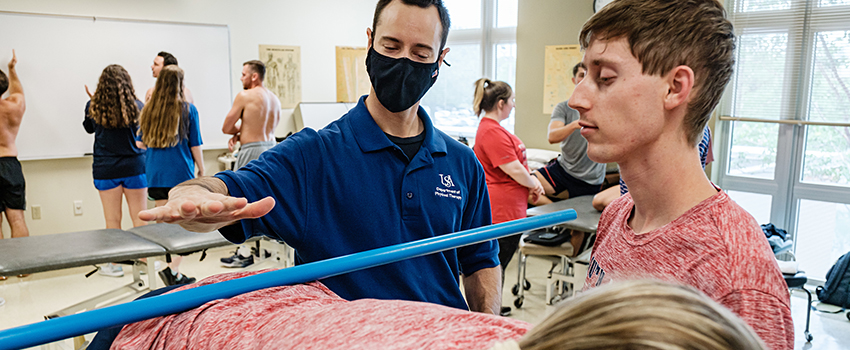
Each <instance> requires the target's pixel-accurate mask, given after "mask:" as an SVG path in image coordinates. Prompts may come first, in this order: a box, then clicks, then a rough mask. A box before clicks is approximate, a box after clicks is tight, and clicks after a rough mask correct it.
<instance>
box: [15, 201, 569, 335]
mask: <svg viewBox="0 0 850 350" xmlns="http://www.w3.org/2000/svg"><path fill="white" fill-rule="evenodd" d="M575 218H576V212H575V210H572V209H568V210H564V211H560V212H556V213H551V214H545V215H540V216H535V217H530V218H525V219H520V220H514V221H509V222H505V223H501V224H496V225H490V226H484V227H479V228H475V229H471V230H465V231H460V232H455V233H450V234H446V235H442V236H438V237H432V238H426V239H422V240H418V241H413V242H408V243H402V244H397V245H392V246H388V247H384V248H378V249H372V250H368V251H364V252H359V253H354V254H349V255H345V256H340V257H336V258H331V259H327V260H322V261H317V262H313V263H309V264H304V265H299V266H294V267H290V268H286V269H281V270H275V271H269V272H265V273H262V274H258V275H253V276H248V277H243V278H239V279H234V280H229V281H224V282H219V283H215V284H210V285H205V286H200V287H196V288H192V289H188V290H183V291H179V292H174V293H169V294H163V295H159V296H155V297H151V298H146V299H141V300H136V301H133V302H129V303H124V304H119V305H114V306H109V307H105V308H101V309H95V310H91V311H86V312H82V313H79V314H75V315H68V316H63V317H59V318H54V319H50V320H46V321H42V322H38V323H33V324H29V325H24V326H20V327H15V328H10V329H7V330H4V331H2V332H0V349H20V348H26V347H31V346H36V345H40V344H45V343H49V342H52V341H56V340H61V339H66V338H71V337H74V336H78V335H82V334H86V333H91V332H94V331H97V330H100V329H104V328H107V327H112V326H115V325H119V324H126V323H133V322H138V321H142V320H146V319H149V318H153V317H159V316H164V315H169V314H173V313H177V312H182V311H185V310H189V309H192V308H195V307H198V306H201V305H203V304H205V303H207V302H209V301H212V300H216V299H224V298H230V297H233V296H236V295H239V294H243V293H247V292H251V291H255V290H259V289H264V288H270V287H277V286H284V285H291V284H296V283H304V282H310V281H315V280H320V279H323V278H328V277H332V276H336V275H341V274H344V273H348V272H352V271H357V270H362V269H366V268H370V267H374V266H379V265H385V264H389V263H393V262H396V261H401V260H404V259H409V258H414V257H417V256H423V255H428V254H433V253H437V252H441V251H444V250H448V249H453V248H458V247H462V246H466V245H470V244H476V243H481V242H485V241H489V240H493V239H497V238H501V237H506V236H510V235H513V234H517V233H520V232H524V231H529V230H533V229H536V228H541V227H546V226H552V225H557V224H560V223H563V222H567V221H570V220H575Z"/></svg>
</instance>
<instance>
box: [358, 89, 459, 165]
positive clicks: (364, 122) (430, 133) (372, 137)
mask: <svg viewBox="0 0 850 350" xmlns="http://www.w3.org/2000/svg"><path fill="white" fill-rule="evenodd" d="M366 96H368V95H364V96H361V97H360V100H359V101H357V106H355V107H354V108H352V109H351V111H349V112H348V116H349V123H350V125H351V131H352V133H353V134H354V138H355V140H357V145H358V146H360V150H361V151H363V152H374V151H378V150H382V149H385V148H390V147H393V146H395V144H394V143H392V141H390V140H389V139H388V138H387V136H386V135H384V131H383V130H381V128H380V127H379V126H378V123H376V122H375V119H373V118H372V115H371V114H370V113H369V110H368V109H367V108H366ZM416 114H417V115H418V116H419V119H421V120H422V124H423V126H424V132H425V140H424V141H423V142H422V148H424V149H426V150H428V151H429V152H430V153H431V154H434V153H446V140H444V139H443V138H442V137H439V136H438V130H437V129H436V128H434V124H432V123H431V118H430V117H429V116H428V113H426V112H425V109H424V108H422V106H419V110H418V111H417V113H416Z"/></svg>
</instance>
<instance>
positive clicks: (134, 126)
mask: <svg viewBox="0 0 850 350" xmlns="http://www.w3.org/2000/svg"><path fill="white" fill-rule="evenodd" d="M86 91H88V87H86ZM143 107H144V104H143V103H142V102H141V101H139V100H137V99H136V92H135V91H134V90H133V81H132V80H131V79H130V74H128V73H127V71H126V70H125V69H124V67H121V66H119V65H117V64H113V65H109V66H107V67H106V68H104V69H103V73H101V74H100V80H99V81H98V83H97V90H95V93H94V95H91V100H90V101H89V102H87V103H86V117H85V119H84V120H83V127H84V128H85V129H86V132H88V133H89V134H92V133H93V134H94V161H93V163H92V177H93V178H94V186H95V188H97V190H98V191H99V193H100V201H101V203H102V204H103V216H104V218H105V219H106V228H117V229H120V228H121V213H122V204H121V199H122V197H126V199H127V207H128V208H129V211H130V217H131V218H132V219H133V226H134V227H136V226H142V225H144V224H145V222H144V221H142V220H139V211H141V210H142V209H145V208H146V207H147V202H146V200H147V187H148V184H147V178H146V177H145V150H144V149H141V148H139V147H138V145H137V144H136V138H135V135H136V133H137V132H138V130H139V113H140V110H141V109H142V108H143ZM99 272H100V273H101V274H103V275H107V276H114V277H120V276H123V275H124V271H123V270H122V269H121V266H117V265H113V264H111V263H110V264H106V265H105V266H101V268H100V269H99Z"/></svg>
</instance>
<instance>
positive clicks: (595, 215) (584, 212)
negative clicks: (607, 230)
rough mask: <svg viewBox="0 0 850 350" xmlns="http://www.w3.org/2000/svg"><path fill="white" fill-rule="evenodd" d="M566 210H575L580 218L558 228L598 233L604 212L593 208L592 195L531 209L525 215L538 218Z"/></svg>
mask: <svg viewBox="0 0 850 350" xmlns="http://www.w3.org/2000/svg"><path fill="white" fill-rule="evenodd" d="M566 209H575V211H576V214H577V215H578V218H577V219H575V220H573V221H567V222H565V223H563V224H560V225H558V226H562V227H565V228H568V229H571V230H576V231H581V232H587V233H596V227H597V226H598V225H599V218H600V217H602V212H600V211H598V210H596V209H594V208H593V196H591V195H587V196H580V197H574V198H570V199H565V200H562V201H559V202H555V203H551V204H546V205H541V206H539V207H534V208H529V209H528V210H527V211H526V212H525V213H526V215H528V216H537V215H543V214H549V213H554V212H556V211H561V210H566Z"/></svg>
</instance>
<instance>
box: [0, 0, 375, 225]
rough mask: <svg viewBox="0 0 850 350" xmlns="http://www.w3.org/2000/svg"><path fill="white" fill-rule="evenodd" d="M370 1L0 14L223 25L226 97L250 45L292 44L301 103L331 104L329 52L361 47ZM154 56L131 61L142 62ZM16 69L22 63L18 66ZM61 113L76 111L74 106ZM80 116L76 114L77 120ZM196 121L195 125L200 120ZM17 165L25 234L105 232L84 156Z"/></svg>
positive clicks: (29, 6)
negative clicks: (297, 52) (78, 205)
mask: <svg viewBox="0 0 850 350" xmlns="http://www.w3.org/2000/svg"><path fill="white" fill-rule="evenodd" d="M375 2H376V0H322V1H321V2H313V1H301V0H246V1H238V2H237V1H229V0H204V1H171V0H151V1H113V0H78V1H66V0H44V1H28V0H0V11H18V12H36V13H49V14H69V15H86V16H101V17H118V18H127V19H146V20H162V21H179V22H195V23H214V24H226V25H228V26H229V28H230V43H231V44H230V45H231V47H230V51H231V66H232V67H231V68H232V69H231V74H232V76H231V78H232V79H231V80H232V81H233V86H231V91H232V92H233V96H235V93H236V92H238V91H239V90H241V86H240V85H239V84H240V82H239V74H240V72H241V68H242V62H245V61H247V60H251V59H256V58H257V55H258V45H260V44H274V45H295V46H300V47H301V62H302V66H303V67H302V98H303V100H304V101H307V102H334V101H336V75H335V74H336V72H335V51H334V50H335V49H334V47H335V46H364V45H366V28H367V27H369V26H371V24H372V13H373V11H374V8H375ZM319 4H320V5H319ZM292 14H297V15H292ZM3 35H14V33H4V34H3ZM154 54H155V53H151V55H152V56H151V57H140V58H139V59H141V60H144V61H150V60H152V59H153V55H154ZM22 56H23V55H22V54H21V52H18V57H19V61H20V60H21V57H22ZM4 64H5V63H4ZM19 64H24V62H22V61H20V62H19ZM152 82H153V80H152V79H151V83H152ZM23 84H24V89H26V81H23ZM69 108H73V109H75V110H76V109H79V108H81V107H80V106H69ZM290 114H291V110H285V111H284V114H283V116H282V118H281V127H280V128H278V130H277V134H278V135H279V136H283V135H285V134H286V133H287V132H288V131H290V130H293V129H294V127H295V125H294V122H293V120H292V118H291V116H290ZM82 117H83V116H82V114H80V120H82ZM24 118H26V115H24ZM201 118H202V119H203V116H201ZM69 132H84V131H83V128H82V127H80V129H79V130H70V131H69ZM46 142H49V141H46ZM221 152H222V150H207V151H205V152H204V159H205V164H206V171H207V173H208V174H213V173H215V172H216V171H218V170H219V165H218V163H217V162H216V160H215V158H216V156H217V155H218V154H220V153H221ZM21 163H22V166H23V170H24V176H25V177H26V181H27V212H26V217H27V224H28V226H29V228H30V234H31V235H44V234H52V233H61V232H71V231H79V230H89V229H97V228H102V227H104V226H105V224H104V220H103V209H102V207H101V203H100V197H99V196H98V192H97V190H96V189H95V188H94V186H93V184H92V177H91V164H92V158H91V157H81V158H72V159H57V160H32V161H22V162H21ZM75 200H82V201H83V215H80V216H75V215H74V209H73V203H74V201H75ZM31 205H40V206H41V212H42V214H41V216H42V218H41V220H33V219H32V210H30V208H31ZM125 207H126V205H125ZM3 221H4V224H3V225H2V226H3V232H4V236H5V237H9V227H8V224H7V223H6V220H3ZM123 225H124V228H129V227H132V224H131V222H130V220H129V218H127V217H126V208H125V218H124V223H123Z"/></svg>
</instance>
